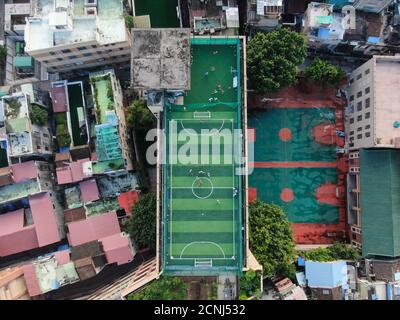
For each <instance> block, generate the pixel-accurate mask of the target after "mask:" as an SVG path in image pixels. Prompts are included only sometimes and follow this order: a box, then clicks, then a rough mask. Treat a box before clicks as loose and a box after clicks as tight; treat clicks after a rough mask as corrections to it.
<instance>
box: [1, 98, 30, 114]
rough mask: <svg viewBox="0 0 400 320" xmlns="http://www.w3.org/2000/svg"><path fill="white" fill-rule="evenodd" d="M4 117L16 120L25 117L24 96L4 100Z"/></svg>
mask: <svg viewBox="0 0 400 320" xmlns="http://www.w3.org/2000/svg"><path fill="white" fill-rule="evenodd" d="M4 111H5V116H6V118H8V119H17V118H21V117H24V116H25V113H26V111H27V110H26V101H25V97H24V96H18V97H12V98H8V99H5V110H4Z"/></svg>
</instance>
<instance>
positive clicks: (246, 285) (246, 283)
mask: <svg viewBox="0 0 400 320" xmlns="http://www.w3.org/2000/svg"><path fill="white" fill-rule="evenodd" d="M260 278H261V277H260V274H259V273H257V272H256V271H254V270H249V271H247V272H245V273H244V274H243V275H242V276H241V277H240V299H241V300H244V299H248V298H249V297H251V296H254V295H256V296H260V295H261V290H260V289H261V288H260V281H261V279H260Z"/></svg>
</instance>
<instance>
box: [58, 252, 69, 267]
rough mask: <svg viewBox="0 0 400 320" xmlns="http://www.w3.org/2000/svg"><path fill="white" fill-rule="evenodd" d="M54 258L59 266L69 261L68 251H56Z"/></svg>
mask: <svg viewBox="0 0 400 320" xmlns="http://www.w3.org/2000/svg"><path fill="white" fill-rule="evenodd" d="M54 258H55V259H56V261H57V263H58V264H59V265H60V266H62V265H63V264H66V263H68V262H70V261H71V259H70V256H69V251H68V250H63V251H57V252H56V253H55V254H54Z"/></svg>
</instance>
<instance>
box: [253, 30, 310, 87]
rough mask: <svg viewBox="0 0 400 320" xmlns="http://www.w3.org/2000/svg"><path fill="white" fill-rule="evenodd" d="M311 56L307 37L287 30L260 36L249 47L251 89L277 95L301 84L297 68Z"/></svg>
mask: <svg viewBox="0 0 400 320" xmlns="http://www.w3.org/2000/svg"><path fill="white" fill-rule="evenodd" d="M306 56H307V45H306V41H305V39H304V37H303V36H302V35H300V34H298V33H296V32H293V31H290V30H288V29H286V28H280V29H278V30H276V31H273V32H269V33H265V32H259V33H257V34H256V35H255V36H254V37H253V38H252V39H251V40H250V42H249V44H248V46H247V67H248V76H249V86H250V87H251V88H253V89H255V90H257V91H259V92H265V91H276V90H278V89H280V88H282V87H285V86H288V85H292V84H295V83H296V82H297V66H298V65H300V64H302V63H303V62H304V59H305V57H306Z"/></svg>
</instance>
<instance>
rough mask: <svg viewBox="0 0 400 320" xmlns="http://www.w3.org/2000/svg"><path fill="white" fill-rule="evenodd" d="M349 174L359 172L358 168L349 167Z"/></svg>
mask: <svg viewBox="0 0 400 320" xmlns="http://www.w3.org/2000/svg"><path fill="white" fill-rule="evenodd" d="M350 172H352V173H356V172H360V167H351V168H350Z"/></svg>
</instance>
